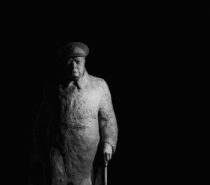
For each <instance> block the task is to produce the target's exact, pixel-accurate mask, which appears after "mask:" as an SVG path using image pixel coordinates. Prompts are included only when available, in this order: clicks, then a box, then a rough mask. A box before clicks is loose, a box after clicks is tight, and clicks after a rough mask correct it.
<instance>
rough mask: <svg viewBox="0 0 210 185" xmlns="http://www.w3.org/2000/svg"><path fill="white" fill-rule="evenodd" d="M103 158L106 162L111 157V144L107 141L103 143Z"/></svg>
mask: <svg viewBox="0 0 210 185" xmlns="http://www.w3.org/2000/svg"><path fill="white" fill-rule="evenodd" d="M103 153H104V159H105V161H106V162H108V161H109V160H110V159H111V157H112V146H111V145H110V144H109V143H105V144H104V151H103Z"/></svg>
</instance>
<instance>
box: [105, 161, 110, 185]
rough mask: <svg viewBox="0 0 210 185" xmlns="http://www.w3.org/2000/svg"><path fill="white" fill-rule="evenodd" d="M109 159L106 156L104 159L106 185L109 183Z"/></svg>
mask: <svg viewBox="0 0 210 185" xmlns="http://www.w3.org/2000/svg"><path fill="white" fill-rule="evenodd" d="M108 163H109V160H108V159H107V158H106V157H105V159H104V185H107V167H108Z"/></svg>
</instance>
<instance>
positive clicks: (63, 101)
mask: <svg viewBox="0 0 210 185" xmlns="http://www.w3.org/2000/svg"><path fill="white" fill-rule="evenodd" d="M59 100H60V108H61V119H62V120H63V121H78V120H81V119H88V118H94V119H96V118H97V116H98V108H99V101H100V94H99V92H98V91H97V90H96V89H91V88H89V89H84V90H77V89H68V90H66V91H60V93H59Z"/></svg>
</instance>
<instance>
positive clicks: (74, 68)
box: [66, 57, 85, 79]
mask: <svg viewBox="0 0 210 185" xmlns="http://www.w3.org/2000/svg"><path fill="white" fill-rule="evenodd" d="M66 70H67V71H66V72H67V74H68V75H71V77H73V78H74V79H79V78H80V77H82V75H83V74H84V72H85V58H84V57H71V58H70V59H69V60H68V61H67V63H66Z"/></svg>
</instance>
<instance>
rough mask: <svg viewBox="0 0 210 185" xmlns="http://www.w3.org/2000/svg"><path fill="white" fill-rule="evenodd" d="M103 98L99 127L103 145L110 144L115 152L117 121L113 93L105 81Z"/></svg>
mask: <svg viewBox="0 0 210 185" xmlns="http://www.w3.org/2000/svg"><path fill="white" fill-rule="evenodd" d="M101 87H102V96H101V101H100V108H99V125H100V132H101V139H102V143H109V144H110V145H111V146H112V148H113V151H115V149H116V146H117V139H118V127H117V120H116V116H115V113H114V109H113V104H112V98H111V93H110V90H109V87H108V85H107V83H106V82H105V81H104V80H103V81H102V84H101Z"/></svg>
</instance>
